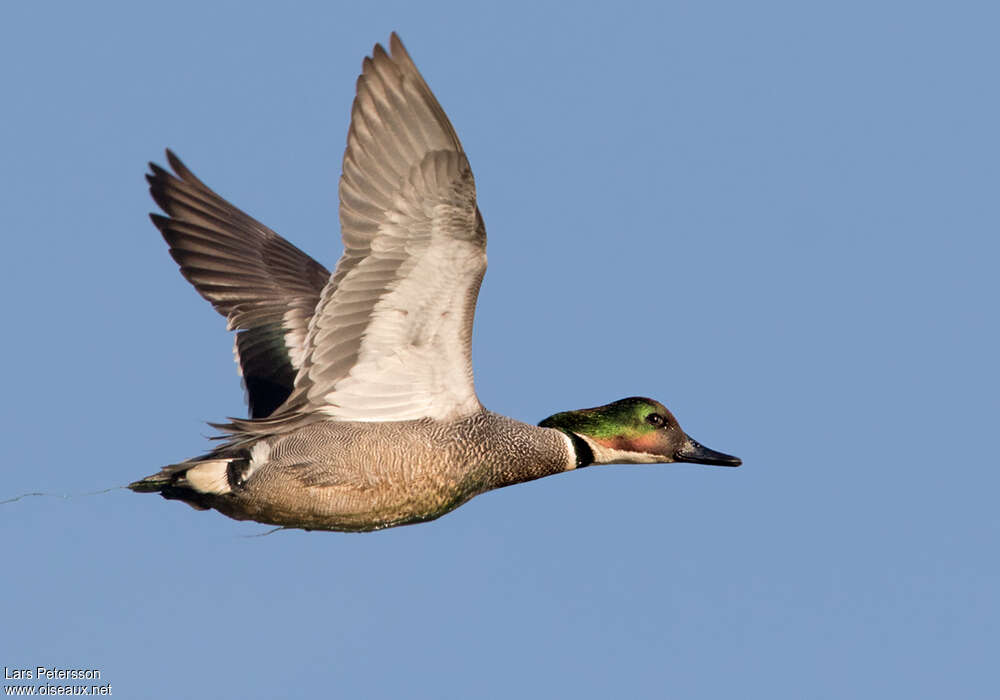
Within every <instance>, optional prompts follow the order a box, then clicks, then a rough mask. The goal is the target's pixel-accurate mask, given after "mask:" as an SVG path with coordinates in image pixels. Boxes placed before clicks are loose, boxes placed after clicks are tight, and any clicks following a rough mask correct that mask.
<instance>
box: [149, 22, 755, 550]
mask: <svg viewBox="0 0 1000 700" xmlns="http://www.w3.org/2000/svg"><path fill="white" fill-rule="evenodd" d="M166 158H167V163H168V165H169V168H170V170H167V169H165V168H163V167H161V166H159V165H156V164H154V163H150V166H149V167H150V172H149V173H148V174H147V175H146V179H147V181H148V183H149V190H150V194H151V195H152V198H153V200H154V201H155V202H156V204H157V205H158V207H159V208H160V209H161V210H162V212H163V213H162V214H155V213H154V214H151V215H150V216H151V219H152V222H153V224H154V225H155V226H156V228H157V229H158V230H159V232H160V234H161V235H162V236H163V238H164V240H165V241H166V243H167V245H168V247H169V251H170V255H171V256H172V257H173V259H174V260H175V261H176V263H177V264H178V265H179V267H180V272H181V274H182V275H183V276H184V277H185V278H186V279H187V280H188V281H189V282H190V283H191V284H192V285H193V286H194V288H195V289H196V290H197V292H198V293H199V294H200V295H201V296H202V297H204V298H205V299H206V300H207V301H208V302H210V303H211V304H212V306H213V307H215V309H216V310H217V311H218V312H219V313H220V314H222V315H223V316H224V317H225V318H226V321H227V327H228V329H229V330H230V331H235V342H234V356H235V359H236V364H237V368H238V371H239V374H240V376H241V377H242V383H243V386H244V388H245V393H246V398H247V404H248V408H249V416H248V417H247V418H244V419H241V418H231V419H229V420H228V422H225V423H212V424H211V425H213V427H215V428H217V429H218V430H219V431H220V434H219V435H217V436H216V439H217V440H219V445H218V446H217V447H216V448H214V449H212V450H210V451H208V452H207V453H206V454H203V455H201V456H199V457H195V458H191V459H187V460H185V461H182V462H179V463H176V464H171V465H168V466H165V467H163V468H162V469H160V470H159V471H158V472H157V473H155V474H152V475H150V476H147V477H145V478H143V479H140V480H138V481H135V482H133V483H131V484H130V485H129V488H131V489H132V490H133V491H136V492H140V493H159V494H160V495H161V496H162V497H164V498H166V499H170V500H178V501H181V502H184V503H187V504H188V505H190V506H192V507H194V508H195V509H198V510H209V509H213V510H215V511H217V512H219V513H221V514H223V515H225V516H228V517H230V518H233V519H235V520H251V521H256V522H259V523H264V524H269V525H274V526H277V527H280V528H299V529H303V530H332V531H343V532H368V531H373V530H382V529H385V528H390V527H395V526H400V525H410V524H415V523H421V522H426V521H430V520H434V519H436V518H439V517H440V516H442V515H444V514H446V513H449V512H450V511H452V510H454V509H455V508H457V507H459V506H460V505H462V504H464V503H466V502H467V501H469V500H470V499H471V498H473V497H474V496H477V495H479V494H482V493H484V492H487V491H491V490H493V489H498V488H502V487H504V486H510V485H513V484H518V483H522V482H525V481H530V480H533V479H538V478H541V477H544V476H549V475H553V474H560V473H563V472H567V471H573V470H578V469H583V468H586V467H590V466H592V465H608V464H653V463H673V462H691V463H696V464H706V465H720V466H729V467H735V466H739V465H740V464H741V460H740V459H739V458H737V457H733V456H731V455H728V454H724V453H721V452H716V451H715V450H711V449H709V448H707V447H705V446H703V445H701V444H700V443H698V442H697V441H695V440H694V439H693V438H691V437H690V436H688V435H687V434H686V433H685V432H684V431H683V430H682V429H681V427H680V425H679V424H678V422H677V420H676V418H674V416H673V414H671V412H670V411H669V410H667V408H666V407H665V406H664V405H663V404H662V403H660V402H658V401H655V400H653V399H649V398H645V397H630V398H625V399H621V400H618V401H614V402H612V403H609V404H606V405H602V406H598V407H594V408H585V409H581V410H573V411H565V412H561V413H555V414H553V415H551V416H549V417H548V418H545V419H544V420H542V421H541V422H540V423H538V424H537V425H533V424H530V423H525V422H521V421H518V420H515V419H513V418H508V417H506V416H503V415H500V414H497V413H494V412H492V411H489V410H487V409H485V408H484V407H483V406H482V404H481V403H480V402H479V399H478V397H477V395H476V390H475V386H474V381H473V372H472V362H471V357H470V345H471V340H472V325H473V316H474V313H475V307H476V300H477V297H478V294H479V288H480V284H481V282H482V279H483V274H484V273H485V271H486V228H485V224H484V222H483V217H482V214H481V213H480V211H479V208H478V206H477V204H476V187H475V180H474V178H473V174H472V169H471V167H470V165H469V161H468V158H467V156H466V153H465V151H464V149H463V148H462V144H461V142H460V141H459V139H458V135H457V134H456V133H455V129H454V128H453V127H452V124H451V122H450V121H449V119H448V117H447V115H446V114H445V112H444V110H443V109H442V108H441V105H440V104H439V102H438V100H437V98H436V97H435V96H434V94H433V93H432V92H431V89H430V88H429V87H428V85H427V83H426V82H425V81H424V79H423V77H422V76H421V74H420V72H419V71H418V70H417V67H416V65H415V64H414V62H413V60H412V59H411V58H410V55H409V54H408V53H407V51H406V49H405V48H404V46H403V43H402V41H400V39H399V36H398V35H397V34H395V33H393V34H392V35H391V37H390V41H389V50H388V51H387V50H386V49H384V48H383V46H382V45H381V44H376V45H375V47H374V49H373V51H372V53H371V55H370V56H368V57H366V58H365V59H364V61H363V63H362V70H361V75H360V77H359V78H358V81H357V87H356V96H355V99H354V103H353V106H352V109H351V122H350V127H349V130H348V135H347V147H346V150H345V153H344V158H343V170H342V175H341V178H340V182H339V215H340V227H341V237H342V239H343V245H344V250H343V254H342V256H341V258H340V260H339V262H338V263H337V266H336V268H334V271H333V272H332V273H330V272H329V271H328V270H327V269H326V268H325V267H324V266H323V265H321V264H320V263H318V262H316V261H315V260H314V259H313V258H312V257H310V256H309V255H307V254H306V253H304V252H303V251H301V250H300V249H299V248H297V247H296V246H294V245H293V244H292V243H290V242H288V241H287V240H286V239H284V238H282V237H281V236H279V235H278V234H277V233H275V232H274V231H272V230H271V229H269V228H268V227H266V226H264V225H263V224H261V223H260V222H258V221H257V220H255V219H253V218H252V217H250V216H249V215H247V214H245V213H244V212H243V211H241V210H240V209H238V208H236V207H235V206H233V205H232V204H230V203H229V202H227V201H226V200H225V199H223V198H222V197H221V196H219V195H218V194H216V192H215V191H213V190H212V189H210V188H209V187H208V186H206V185H205V184H204V183H203V182H202V181H201V180H199V179H198V178H197V177H196V176H195V175H194V174H193V173H192V172H191V170H189V169H188V168H187V167H186V166H185V165H184V163H183V162H182V161H181V160H180V159H179V158H178V157H177V156H176V155H175V154H174V153H173V152H171V151H170V150H167V152H166Z"/></svg>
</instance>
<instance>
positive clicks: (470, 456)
mask: <svg viewBox="0 0 1000 700" xmlns="http://www.w3.org/2000/svg"><path fill="white" fill-rule="evenodd" d="M575 467H576V456H575V455H574V454H573V453H572V443H571V442H570V440H569V439H568V438H567V436H566V435H565V434H563V433H561V432H560V431H558V430H552V429H548V428H539V427H536V426H533V425H528V424H526V423H521V422H519V421H516V420H513V419H511V418H507V417H505V416H501V415H499V414H496V413H492V412H490V411H481V412H478V413H476V414H474V415H472V416H469V417H467V418H463V419H460V420H455V421H438V420H433V419H422V420H416V421H401V422H395V423H356V422H339V421H318V422H316V423H312V424H310V425H306V426H303V427H300V428H298V429H296V430H293V431H292V432H290V433H287V434H284V435H276V436H272V437H262V438H258V439H257V440H255V441H253V442H252V443H251V444H249V445H245V446H242V447H237V448H223V449H222V450H219V451H218V452H216V453H214V454H211V455H208V456H206V457H203V458H200V459H199V460H197V461H195V462H189V463H185V464H180V465H175V466H174V467H173V469H174V470H175V471H174V473H172V474H162V475H161V476H160V481H161V484H159V485H158V486H159V488H156V489H155V490H160V491H162V493H163V494H164V495H165V496H166V497H167V498H180V499H182V500H185V501H187V502H189V503H191V504H192V505H195V506H196V507H200V508H215V509H216V510H218V511H220V512H222V513H225V514H226V515H228V516H230V517H231V518H235V519H237V520H256V521H258V522H262V523H270V524H273V525H284V526H290V527H300V528H305V529H309V530H313V529H316V530H353V531H364V530H376V529H380V528H385V527H392V526H395V525H406V524H409V523H415V522H422V521H425V520H433V519H434V518H437V517H439V516H441V515H444V514H445V513H447V512H448V511H450V510H453V509H454V508H457V507H458V506H460V505H462V504H463V503H465V502H466V501H468V500H469V499H470V498H472V497H473V496H476V495H478V494H480V493H483V492H485V491H489V490H491V489H496V488H500V487H501V486H508V485H510V484H516V483H519V482H522V481H528V480H530V479H537V478H539V477H543V476H548V475H549V474H557V473H559V472H562V471H566V470H568V469H573V468H575ZM170 469H171V468H170V467H168V470H170ZM165 471H166V470H165ZM153 478H155V477H151V478H150V479H153ZM153 485H154V484H152V483H150V484H149V486H150V487H152V486H153Z"/></svg>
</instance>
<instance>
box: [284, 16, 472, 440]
mask: <svg viewBox="0 0 1000 700" xmlns="http://www.w3.org/2000/svg"><path fill="white" fill-rule="evenodd" d="M390 48H391V56H390V55H389V54H387V53H386V52H385V50H384V49H383V48H382V47H381V46H378V45H376V47H375V50H374V51H373V55H372V57H371V58H366V59H365V61H364V64H363V68H362V74H361V77H360V78H359V79H358V86H357V96H356V98H355V100H354V106H353V109H352V113H351V127H350V131H349V132H348V138H347V150H346V152H345V154H344V168H343V175H342V176H341V179H340V224H341V232H342V236H343V240H344V254H343V256H342V257H341V259H340V262H339V263H338V264H337V269H336V271H335V272H334V274H333V276H332V277H331V278H330V281H329V282H328V283H327V285H326V288H325V289H324V291H323V295H322V298H321V299H320V302H319V305H318V306H317V308H316V313H315V314H314V316H313V318H312V320H311V322H310V325H309V332H308V337H307V339H306V357H305V361H304V363H303V366H302V368H301V369H300V371H299V373H298V375H297V377H296V382H295V391H294V392H293V395H292V397H290V399H289V401H288V403H287V404H286V405H287V406H289V407H291V406H293V405H295V404H296V403H298V404H299V406H300V407H299V408H298V409H297V410H303V408H302V407H301V402H302V401H303V400H304V401H305V403H306V404H307V405H306V406H305V407H304V410H306V411H309V412H319V413H322V414H325V415H326V416H327V417H329V418H333V419H336V420H345V421H347V420H354V421H399V420H412V419H418V418H437V419H449V418H455V417H459V416H463V415H468V414H471V413H474V412H476V411H478V410H480V409H481V406H480V404H479V400H478V399H477V398H476V393H475V387H474V385H473V378H472V364H471V359H470V354H469V353H470V342H471V337H472V320H473V315H474V313H475V305H476V298H477V296H478V293H479V285H480V283H481V282H482V277H483V274H484V272H485V270H486V231H485V227H484V225H483V221H482V217H481V216H480V214H479V210H478V209H477V207H476V190H475V181H474V178H473V175H472V170H471V168H470V166H469V162H468V160H467V159H466V157H465V153H464V152H463V150H462V145H461V143H460V142H459V140H458V136H457V135H456V134H455V131H454V129H453V128H452V126H451V123H450V122H449V121H448V117H447V116H446V115H445V113H444V110H443V109H441V106H440V105H439V104H438V102H437V100H436V99H435V98H434V95H433V94H432V93H431V91H430V88H428V87H427V84H426V83H425V82H424V80H423V78H422V77H421V76H420V73H419V72H418V71H417V69H416V66H415V65H414V64H413V61H412V60H411V59H410V57H409V55H408V54H407V53H406V50H405V49H404V48H403V45H402V43H401V42H400V41H399V39H398V37H397V36H396V35H395V34H393V35H392V39H391V42H390Z"/></svg>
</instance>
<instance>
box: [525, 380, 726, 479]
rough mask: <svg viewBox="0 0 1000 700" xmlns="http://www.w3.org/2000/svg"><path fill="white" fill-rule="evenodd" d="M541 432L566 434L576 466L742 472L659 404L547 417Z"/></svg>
mask: <svg viewBox="0 0 1000 700" xmlns="http://www.w3.org/2000/svg"><path fill="white" fill-rule="evenodd" d="M538 425H540V426H541V427H543V428H555V429H556V430H561V431H562V432H564V433H566V434H567V435H568V436H569V437H570V439H571V440H572V441H573V445H574V447H575V449H576V456H577V466H581V467H582V466H586V465H588V464H652V463H655V462H694V463H696V464H717V465H720V466H724V467H738V466H740V464H742V463H743V462H742V461H741V460H740V459H739V458H738V457H733V456H731V455H727V454H723V453H721V452H716V451H715V450H710V449H708V448H707V447H705V446H704V445H701V444H700V443H698V442H697V441H696V440H694V439H693V438H691V437H688V435H687V434H685V432H684V431H683V430H681V426H680V425H678V424H677V419H676V418H674V416H673V414H672V413H670V411H668V410H667V408H666V406H664V405H663V404H661V403H660V402H659V401H653V400H652V399H646V398H643V397H639V396H635V397H632V398H628V399H622V400H621V401H615V402H614V403H609V404H607V405H606V406H598V407H596V408H584V409H581V410H579V411H566V412H564V413H557V414H555V415H554V416H549V417H548V418H546V419H545V420H543V421H542V422H541V423H539V424H538Z"/></svg>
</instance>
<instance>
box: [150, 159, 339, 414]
mask: <svg viewBox="0 0 1000 700" xmlns="http://www.w3.org/2000/svg"><path fill="white" fill-rule="evenodd" d="M167 161H168V162H169V164H170V167H171V169H172V170H173V171H174V173H176V174H175V175H174V174H171V173H169V172H168V171H166V170H164V169H163V168H161V167H159V166H158V165H155V164H153V163H150V165H149V167H150V169H151V171H152V172H151V173H150V174H148V175H147V176H146V179H147V180H148V181H149V191H150V193H151V194H152V195H153V199H154V200H156V203H157V204H158V205H159V206H160V208H161V209H162V210H163V211H164V213H166V214H167V216H160V215H159V214H151V215H150V216H151V218H152V219H153V223H154V224H156V227H157V228H158V229H159V230H160V233H161V234H163V237H164V239H166V241H167V244H168V245H169V246H170V254H171V255H172V256H173V258H174V260H176V261H177V264H178V265H180V267H181V274H183V275H184V277H186V278H187V279H188V281H189V282H191V284H193V285H194V287H195V289H197V290H198V293H199V294H201V295H202V296H203V297H204V298H205V299H207V300H208V301H210V302H211V303H212V306H214V307H215V308H216V310H217V311H218V312H219V313H220V314H222V315H223V316H225V317H226V320H227V323H228V326H229V329H230V330H237V331H239V332H238V333H237V334H236V343H235V355H236V360H237V363H238V367H239V369H240V373H241V374H242V376H243V381H244V384H245V386H246V390H247V402H248V404H249V406H250V416H251V418H263V417H265V416H268V415H270V414H271V413H272V412H273V411H274V410H275V409H276V408H277V407H278V406H280V405H281V404H282V403H284V401H285V399H287V398H288V395H289V394H290V393H291V391H292V389H293V387H294V383H295V375H296V374H297V373H298V370H299V368H300V367H301V366H302V364H303V359H304V348H305V345H306V335H307V332H308V327H309V319H310V317H311V316H312V314H313V310H314V309H315V308H316V305H317V304H318V303H319V300H320V296H321V294H322V292H323V288H324V286H325V285H326V283H327V281H328V280H329V279H330V273H329V272H327V270H326V268H324V267H323V266H322V265H320V264H319V263H318V262H316V261H315V260H313V259H312V258H311V257H309V256H308V255H306V254H305V253H303V252H302V251H301V250H299V249H298V248H296V247H295V246H294V245H292V244H291V243H289V242H288V241H286V240H285V239H284V238H282V237H281V236H279V235H278V234H276V233H275V232H274V231H272V230H271V229H269V228H267V227H266V226H264V225H263V224H261V223H260V222H258V221H256V220H255V219H253V218H251V217H250V216H247V215H246V214H244V213H243V212H242V211H240V210H239V209H237V208H236V207H234V206H233V205H231V204H230V203H229V202H227V201H226V200H224V199H223V198H222V197H220V196H219V195H217V194H216V193H215V192H213V191H212V190H211V189H209V188H208V187H207V186H206V185H205V184H204V183H203V182H202V181H201V180H199V179H198V178H197V177H195V176H194V174H193V173H192V172H191V171H190V170H188V169H187V167H185V165H184V163H182V162H181V161H180V159H179V158H178V157H177V156H175V155H174V154H173V153H171V152H170V151H167Z"/></svg>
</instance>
